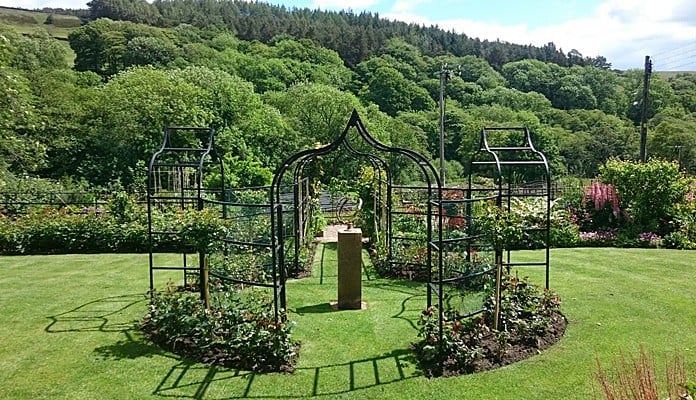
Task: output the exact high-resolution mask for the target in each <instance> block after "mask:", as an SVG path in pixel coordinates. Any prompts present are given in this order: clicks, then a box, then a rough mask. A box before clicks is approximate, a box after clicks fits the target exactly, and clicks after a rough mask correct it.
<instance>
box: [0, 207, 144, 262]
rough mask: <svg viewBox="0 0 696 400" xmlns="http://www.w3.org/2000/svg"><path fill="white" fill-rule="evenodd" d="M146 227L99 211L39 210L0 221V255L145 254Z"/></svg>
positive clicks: (98, 209)
mask: <svg viewBox="0 0 696 400" xmlns="http://www.w3.org/2000/svg"><path fill="white" fill-rule="evenodd" d="M147 243H148V240H147V226H146V225H143V224H142V223H139V222H129V223H121V222H119V221H117V220H116V219H115V218H112V217H111V216H109V215H106V214H105V213H104V209H102V208H89V207H87V208H83V209H72V208H63V209H60V210H55V209H52V208H48V207H46V208H39V209H35V210H32V211H30V213H29V214H27V215H25V216H21V217H17V218H14V219H12V218H9V217H2V218H0V245H1V246H2V247H0V252H1V253H3V254H64V253H107V252H144V251H146V250H147Z"/></svg>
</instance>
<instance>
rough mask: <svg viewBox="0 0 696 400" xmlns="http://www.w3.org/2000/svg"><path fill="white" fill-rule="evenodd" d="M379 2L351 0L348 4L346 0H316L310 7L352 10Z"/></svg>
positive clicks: (376, 0)
mask: <svg viewBox="0 0 696 400" xmlns="http://www.w3.org/2000/svg"><path fill="white" fill-rule="evenodd" d="M377 3H379V0H351V1H350V4H348V5H347V4H346V1H345V0H314V2H313V3H312V5H311V6H310V7H309V8H311V9H315V8H319V9H322V10H345V9H347V8H350V9H352V10H366V9H368V8H370V7H372V6H374V5H375V4H377ZM347 6H348V7H347Z"/></svg>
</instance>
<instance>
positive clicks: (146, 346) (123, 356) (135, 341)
mask: <svg viewBox="0 0 696 400" xmlns="http://www.w3.org/2000/svg"><path fill="white" fill-rule="evenodd" d="M134 329H135V328H134ZM123 334H124V335H125V336H126V338H125V339H124V340H119V341H118V342H116V343H114V344H110V345H107V346H100V347H97V348H95V349H94V352H95V353H97V355H99V357H101V358H102V359H105V360H134V359H136V358H140V357H153V356H163V357H168V358H172V359H175V360H179V359H180V357H179V356H176V355H174V354H172V353H170V352H168V351H166V350H164V349H162V348H161V347H159V346H157V345H155V344H153V343H150V342H148V341H147V340H145V339H143V338H134V337H133V334H132V333H131V332H128V331H125V332H123Z"/></svg>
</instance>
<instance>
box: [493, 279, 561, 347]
mask: <svg viewBox="0 0 696 400" xmlns="http://www.w3.org/2000/svg"><path fill="white" fill-rule="evenodd" d="M500 285H501V295H500V325H499V326H500V329H501V330H503V331H508V332H516V333H518V334H519V335H520V336H521V338H520V340H523V341H524V340H533V339H535V338H536V337H538V336H542V335H543V333H544V332H545V331H546V329H548V328H549V326H550V324H551V317H552V316H553V314H554V313H555V312H558V311H559V309H560V306H561V300H560V298H559V297H558V295H556V294H555V293H553V292H550V291H549V290H546V289H541V288H539V287H538V286H536V285H534V284H531V283H529V281H528V278H526V277H525V278H523V279H519V278H518V277H517V276H510V275H505V276H503V281H502V282H501V284H500ZM483 308H484V310H486V311H485V312H484V318H485V319H486V323H487V324H488V325H489V326H493V315H494V309H495V296H488V298H487V299H486V301H485V302H484V303H483Z"/></svg>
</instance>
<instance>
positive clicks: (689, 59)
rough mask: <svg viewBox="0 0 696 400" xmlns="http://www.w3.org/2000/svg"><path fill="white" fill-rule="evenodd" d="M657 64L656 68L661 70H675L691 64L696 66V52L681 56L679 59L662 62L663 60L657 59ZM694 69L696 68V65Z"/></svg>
mask: <svg viewBox="0 0 696 400" xmlns="http://www.w3.org/2000/svg"><path fill="white" fill-rule="evenodd" d="M655 65H656V66H655V69H657V70H660V71H675V70H679V68H682V67H686V66H690V65H694V66H696V52H694V53H692V54H689V55H687V56H685V57H681V58H680V59H679V60H675V61H672V62H666V63H662V62H661V61H659V60H657V62H655ZM694 69H696V67H695V68H694Z"/></svg>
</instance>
